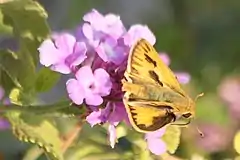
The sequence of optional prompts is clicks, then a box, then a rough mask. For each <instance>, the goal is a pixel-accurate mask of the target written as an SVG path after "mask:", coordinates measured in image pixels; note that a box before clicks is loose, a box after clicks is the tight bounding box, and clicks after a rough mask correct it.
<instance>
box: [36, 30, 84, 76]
mask: <svg viewBox="0 0 240 160" xmlns="http://www.w3.org/2000/svg"><path fill="white" fill-rule="evenodd" d="M38 51H39V52H40V55H39V56H40V63H41V64H42V65H44V66H46V67H50V68H51V69H52V70H54V71H57V72H60V73H63V74H69V73H71V71H72V70H74V69H75V68H74V67H76V66H78V65H79V64H81V63H82V62H83V61H84V60H85V59H86V58H87V57H86V51H87V48H86V45H85V43H84V42H77V41H76V38H75V37H74V36H72V35H71V34H68V33H61V34H59V35H57V34H55V35H53V36H52V39H47V40H45V41H44V42H43V43H42V44H41V46H40V47H39V48H38Z"/></svg>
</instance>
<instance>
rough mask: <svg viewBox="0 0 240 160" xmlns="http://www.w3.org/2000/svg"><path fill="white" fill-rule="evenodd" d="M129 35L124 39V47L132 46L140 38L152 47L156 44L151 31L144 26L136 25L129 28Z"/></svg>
mask: <svg viewBox="0 0 240 160" xmlns="http://www.w3.org/2000/svg"><path fill="white" fill-rule="evenodd" d="M127 34H129V35H127V36H126V39H125V38H124V42H125V44H126V45H129V46H132V45H133V44H135V43H136V41H138V40H139V39H141V38H144V39H146V40H147V41H149V42H150V44H152V45H154V44H155V43H156V38H155V36H154V34H153V33H152V31H151V30H150V29H149V28H148V26H146V25H140V24H136V25H133V26H131V28H130V29H129V30H128V33H127Z"/></svg>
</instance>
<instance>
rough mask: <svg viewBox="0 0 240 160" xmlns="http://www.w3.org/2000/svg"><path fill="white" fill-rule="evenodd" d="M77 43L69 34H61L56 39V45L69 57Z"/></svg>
mask: <svg viewBox="0 0 240 160" xmlns="http://www.w3.org/2000/svg"><path fill="white" fill-rule="evenodd" d="M75 43H76V39H75V37H74V36H73V35H71V34H68V33H63V34H60V35H59V36H58V37H57V38H56V39H55V45H56V46H57V48H58V49H59V50H62V51H64V52H65V54H66V55H69V54H71V53H72V52H73V48H74V45H75Z"/></svg>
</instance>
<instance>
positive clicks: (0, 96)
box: [0, 86, 10, 130]
mask: <svg viewBox="0 0 240 160" xmlns="http://www.w3.org/2000/svg"><path fill="white" fill-rule="evenodd" d="M4 94H5V91H4V89H3V88H2V87H1V86H0V103H1V104H4V105H8V104H10V101H9V99H8V98H4ZM9 126H10V124H9V122H8V121H7V120H6V119H4V118H2V117H0V130H1V129H7V128H9Z"/></svg>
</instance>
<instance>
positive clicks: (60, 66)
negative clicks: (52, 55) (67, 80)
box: [50, 63, 71, 74]
mask: <svg viewBox="0 0 240 160" xmlns="http://www.w3.org/2000/svg"><path fill="white" fill-rule="evenodd" d="M50 68H51V69H52V70H53V71H56V72H59V73H62V74H69V73H71V69H70V68H69V66H67V65H66V64H65V63H56V64H53V65H52V66H51V67H50Z"/></svg>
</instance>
